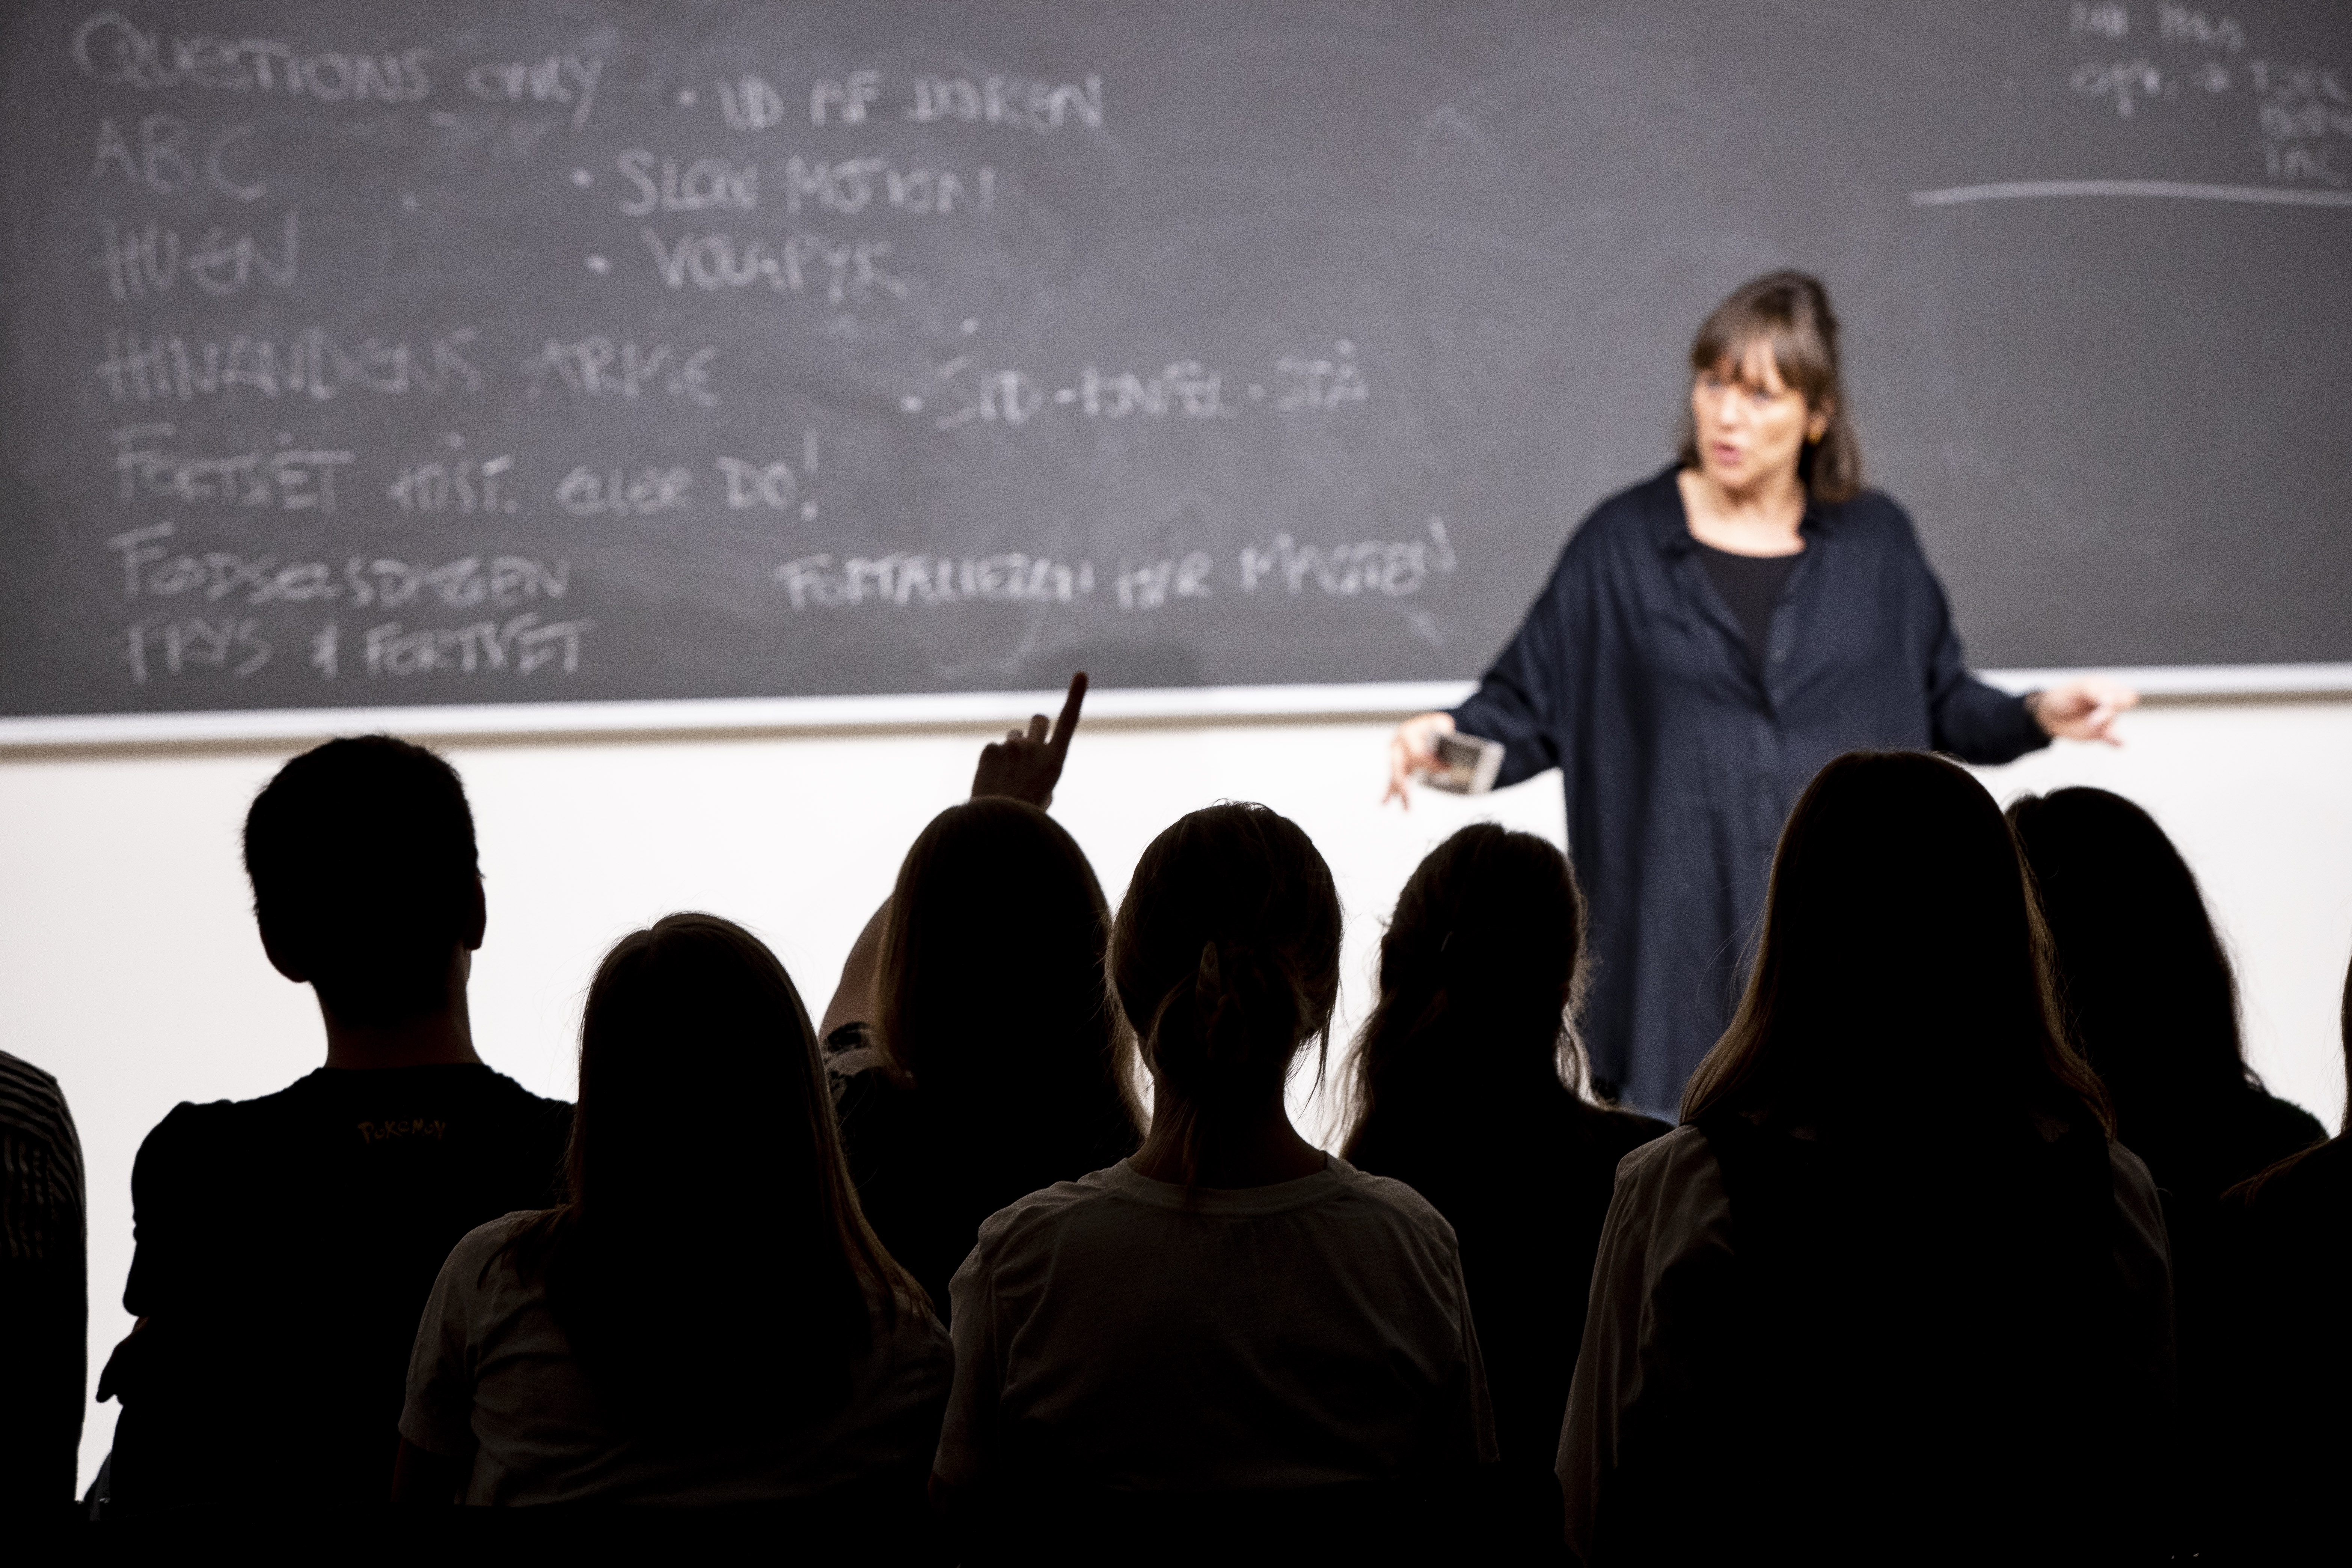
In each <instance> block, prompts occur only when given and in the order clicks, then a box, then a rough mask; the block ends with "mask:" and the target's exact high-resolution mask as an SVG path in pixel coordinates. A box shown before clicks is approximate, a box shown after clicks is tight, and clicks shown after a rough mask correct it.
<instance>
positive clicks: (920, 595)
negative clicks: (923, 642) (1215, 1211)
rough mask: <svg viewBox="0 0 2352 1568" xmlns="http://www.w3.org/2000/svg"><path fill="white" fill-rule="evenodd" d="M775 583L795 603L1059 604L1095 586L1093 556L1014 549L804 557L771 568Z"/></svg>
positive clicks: (801, 607)
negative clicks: (1067, 557) (1065, 557)
mask: <svg viewBox="0 0 2352 1568" xmlns="http://www.w3.org/2000/svg"><path fill="white" fill-rule="evenodd" d="M774 576H775V580H776V581H777V583H779V584H782V587H783V589H784V592H785V593H786V594H788V595H791V598H792V605H793V609H795V610H804V609H807V608H809V607H810V606H811V605H815V606H817V607H819V608H822V609H833V608H836V607H839V606H843V605H866V604H872V605H895V606H898V607H899V608H904V607H906V606H908V605H952V604H960V603H963V602H966V601H971V602H974V603H980V604H999V603H1025V604H1063V605H1066V604H1069V603H1071V602H1072V601H1074V600H1075V599H1076V598H1078V597H1081V596H1083V595H1089V594H1092V593H1093V592H1094V591H1095V567H1094V563H1093V562H1091V561H1080V562H1076V563H1070V562H1066V561H1055V560H1054V559H1053V558H1052V557H1050V556H1045V555H1027V554H1024V553H1022V552H1018V551H1015V552H1009V553H1006V554H1003V555H966V556H963V557H961V559H958V558H954V557H950V556H946V555H931V554H926V553H923V552H915V551H904V550H901V551H894V552H891V553H889V554H886V555H852V556H848V557H846V558H845V559H843V560H841V561H839V562H838V563H836V562H835V558H834V557H833V556H832V555H829V554H825V555H803V556H801V557H799V558H798V559H797V560H793V561H787V562H785V563H783V564H782V566H779V567H777V568H776V570H775V573H774Z"/></svg>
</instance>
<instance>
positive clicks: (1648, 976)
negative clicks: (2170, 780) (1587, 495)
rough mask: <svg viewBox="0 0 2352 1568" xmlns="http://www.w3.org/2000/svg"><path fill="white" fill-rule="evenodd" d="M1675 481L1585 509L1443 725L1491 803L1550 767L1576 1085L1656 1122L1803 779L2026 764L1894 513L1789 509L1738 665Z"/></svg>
mask: <svg viewBox="0 0 2352 1568" xmlns="http://www.w3.org/2000/svg"><path fill="white" fill-rule="evenodd" d="M1799 532H1800V534H1801V537H1802V538H1803V540H1804V543H1805V548H1804V552H1803V553H1802V554H1801V555H1800V556H1799V557H1798V560H1797V563H1796V566H1795V568H1794V570H1792V571H1791V572H1790V574H1789V581H1788V585H1787V586H1786V587H1785V588H1784V589H1783V590H1782V592H1781V595H1780V603H1779V604H1778V605H1776V606H1775V607H1774V609H1773V612H1772V621H1771V628H1770V636H1769V638H1768V651H1767V653H1766V656H1765V658H1764V661H1763V663H1762V665H1761V666H1760V667H1759V665H1758V663H1757V662H1756V661H1755V660H1754V659H1753V658H1750V657H1749V654H1748V645H1747V640H1746V637H1745V636H1744V634H1743V633H1742V631H1741V629H1740V625H1739V622H1738V618H1737V617H1736V616H1734V615H1733V614H1732V611H1731V608H1730V606H1729V605H1727V604H1725V603H1724V600H1723V596H1722V595H1720V594H1719V593H1717V591H1716V588H1715V584H1713V583H1712V582H1711V581H1710V580H1709V579H1708V576H1707V573H1706V565H1705V563H1703V562H1702V561H1700V560H1699V559H1697V556H1696V552H1697V549H1698V542H1697V541H1696V540H1695V539H1693V538H1692V537H1691V532H1690V526H1689V522H1688V520H1687V519H1686V517H1685V514H1684V511H1683V503H1682V493H1681V490H1680V489H1679V488H1678V487H1677V486H1676V484H1675V469H1674V468H1666V469H1664V470H1663V471H1662V472H1660V473H1659V474H1657V475H1656V476H1655V477H1654V478H1652V479H1648V480H1646V481H1644V482H1643V483H1642V484H1639V485H1636V486H1634V487H1633V489H1627V490H1624V491H1622V492H1620V493H1619V494H1617V495H1614V496H1612V497H1611V498H1610V499H1608V500H1604V501H1602V502H1601V505H1600V506H1598V507H1596V508H1595V509H1594V510H1593V511H1592V514H1591V516H1590V517H1588V518H1586V519H1585V520H1584V522H1583V524H1582V525H1581V526H1580V527H1579V528H1578V529H1577V531H1576V532H1575V533H1574V534H1573V535H1571V536H1570V539H1569V542H1568V545H1567V548H1566V549H1564V550H1562V551H1561V552H1560V557H1559V565H1558V566H1556V567H1555V568H1554V569H1553V571H1552V574H1551V580H1550V581H1549V583H1547V584H1545V586H1544V590H1543V592H1542V594H1541V595H1538V598H1537V599H1536V602H1535V604H1534V605H1531V606H1530V607H1529V609H1528V615H1527V619H1526V620H1525V621H1524V622H1523V623H1522V624H1521V625H1520V626H1519V629H1518V632H1517V635H1516V636H1514V637H1512V638H1511V641H1510V645H1509V646H1508V647H1506V648H1504V650H1503V652H1502V654H1501V656H1500V657H1499V658H1496V660H1495V663H1494V666H1493V668H1489V669H1488V670H1487V671H1486V676H1485V678H1484V679H1482V680H1481V681H1480V683H1479V687H1478V689H1477V691H1476V692H1475V693H1474V694H1473V695H1472V696H1471V698H1470V699H1469V700H1467V701H1465V702H1464V703H1463V704H1462V705H1461V706H1460V707H1459V708H1456V709H1454V725H1455V727H1456V728H1457V729H1458V730H1460V731H1463V732H1465V733H1466V734H1472V735H1479V736H1483V737H1485V738H1486V739H1488V740H1493V741H1500V742H1503V744H1504V746H1505V748H1506V749H1505V752H1504V759H1503V766H1502V771H1501V773H1500V774H1499V775H1498V776H1497V778H1496V784H1498V785H1499V784H1516V783H1517V782H1518V781H1520V780H1522V779H1526V778H1531V777H1533V776H1534V775H1535V774H1537V773H1541V772H1543V771H1544V770H1545V769H1547V768H1552V767H1557V768H1558V769H1559V771H1560V784H1561V787H1562V789H1563V790H1564V791H1565V792H1566V794H1567V796H1568V843H1569V856H1570V859H1571V860H1573V861H1574V863H1575V866H1576V873H1577V879H1578V880H1579V882H1580V884H1581V886H1582V889H1583V892H1584V897H1585V900H1586V912H1587V923H1588V936H1587V942H1588V945H1587V949H1586V951H1587V955H1588V958H1589V961H1590V963H1591V969H1590V974H1591V979H1590V982H1589V986H1590V988H1589V990H1588V992H1587V1002H1586V1006H1587V1012H1586V1016H1585V1019H1584V1022H1583V1026H1582V1032H1583V1037H1584V1040H1585V1044H1586V1047H1587V1049H1588V1050H1589V1051H1590V1052H1591V1061H1592V1072H1593V1076H1594V1078H1595V1079H1597V1080H1600V1086H1601V1087H1602V1088H1603V1089H1608V1090H1610V1091H1612V1092H1613V1093H1614V1094H1615V1095H1616V1096H1617V1097H1618V1098H1620V1099H1622V1100H1624V1101H1626V1102H1627V1103H1630V1104H1632V1105H1634V1106H1638V1107H1641V1108H1643V1109H1644V1110H1668V1111H1670V1110H1671V1109H1672V1108H1673V1107H1674V1106H1675V1105H1676V1104H1678V1103H1679V1102H1680V1100H1681V1098H1682V1089H1683V1082H1684V1080H1685V1079H1687V1078H1688V1077H1689V1076H1690V1072H1691V1069H1692V1068H1696V1066H1697V1065H1698V1062H1699V1058H1702V1057H1704V1056H1705V1055H1706V1052H1707V1049H1708V1047H1711V1046H1713V1045H1714V1043H1715V1040H1716V1037H1717V1036H1718V1035H1720V1034H1721V1033H1722V1031H1723V1028H1724V1026H1725V1025H1726V1024H1727V1022H1728V1021H1729V1019H1730V1013H1731V1008H1732V1005H1733V1004H1734V1002H1735V1001H1736V1000H1737V998H1738V985H1739V983H1740V979H1741V976H1742V973H1743V965H1744V962H1745V959H1746V957H1747V950H1748V944H1749V942H1750V940H1751V938H1752V935H1753V926H1754V922H1755V921H1756V919H1757V917H1758V915H1759V913H1760V912H1761V910H1762V906H1763V894H1764V886H1765V881H1766V878H1767V876H1768V874H1769V870H1770V868H1771V861H1772V849H1773V846H1774V844H1775V843H1776V842H1777V841H1778V840H1779V837H1780V824H1781V821H1782V819H1783V818H1784V817H1785V816H1787V815H1788V811H1789V807H1790V805H1792V804H1794V802H1795V800H1796V798H1797V796H1798V795H1799V794H1800V793H1801V791H1802V790H1803V789H1804V787H1805V785H1806V784H1807V783H1808V782H1809V781H1810V780H1811V778H1812V776H1813V774H1814V773H1816V772H1818V771H1819V770H1820V769H1821V767H1822V764H1823V763H1827V762H1828V761H1829V760H1830V759H1831V758H1832V757H1834V756H1836V755H1838V754H1839V753H1840V752H1846V751H1851V750H1853V749H1855V748H1858V747H1895V748H1914V749H1924V750H1933V751H1938V752H1951V753H1953V754H1954V755H1956V756H1958V757H1959V758H1960V759H1961V760H1963V761H1965V762H1970V763H2005V762H2008V761H2010V760H2011V759H2012V758H2014V757H2017V756H2021V755H2022V754H2023V753H2025V752H2029V751H2032V750H2033V749H2035V748H2036V747H2039V746H2043V745H2047V744H2048V743H2049V737H2048V736H2046V735H2044V734H2043V733H2042V729H2041V727H2040V726H2039V725H2038V724H2036V723H2035V722H2034V720H2033V717H2032V715H2031V714H2030V713H2028V712H2027V711H2026V710H2025V707H2024V704H2023V703H2022V702H2021V700H2019V699H2017V698H2015V697H2012V696H2011V695H2009V694H2008V693H2006V692H2003V691H2000V690H1999V689H1996V688H1994V687H1992V686H1990V685H1987V684H1986V683H1985V682H1983V681H1981V680H1979V679H1976V678H1975V677H1974V676H1971V675H1970V674H1969V672H1968V669H1967V668H1966V667H1965V666H1964V664H1963V663H1962V660H1961V654H1960V640H1959V637H1958V635H1957V634H1956V633H1955V632H1954V630H1953V628H1952V614H1951V606H1950V605H1949V604H1948V602H1947V601H1946V599H1945V597H1944V589H1943V585H1942V584H1940V583H1938V582H1937V580H1936V574H1935V573H1934V572H1933V571H1931V570H1930V569H1929V567H1928V565H1927V556H1926V554H1925V553H1924V552H1922V551H1921V549H1920V547H1919V540H1918V536H1917V534H1916V532H1915V531H1914V530H1913V528H1912V525H1911V519H1910V517H1909V516H1908V515H1907V514H1906V512H1905V511H1904V510H1903V509H1902V508H1901V507H1900V506H1898V505H1896V504H1895V501H1894V500H1891V499H1889V498H1888V497H1886V496H1885V495H1882V494H1880V493H1878V492H1877V491H1874V490H1864V491H1863V492H1862V493H1861V494H1859V495H1857V496H1855V497H1854V498H1853V500H1849V501H1843V502H1822V501H1812V502H1810V503H1809V504H1808V505H1807V506H1806V509H1805V514H1804V518H1803V521H1801V523H1800V524H1799Z"/></svg>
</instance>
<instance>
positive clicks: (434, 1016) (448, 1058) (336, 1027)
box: [319, 992, 482, 1068]
mask: <svg viewBox="0 0 2352 1568" xmlns="http://www.w3.org/2000/svg"><path fill="white" fill-rule="evenodd" d="M319 1012H320V1016H322V1017H323V1018H324V1019H325V1020H326V1025H327V1065H328V1066H329V1067H331V1068H421V1067H447V1066H455V1065H460V1064H467V1063H470V1064H472V1065H474V1066H477V1067H478V1066H480V1065H481V1060H482V1058H480V1057H478V1056H477V1055H475V1054H474V1030H473V1021H472V1019H471V1018H470V1017H469V1016H467V1011H466V997H465V994H464V993H463V992H460V993H458V994H457V999H456V1000H455V1001H454V1002H453V1003H452V1004H451V1005H448V1006H446V1007H444V1008H441V1009H438V1010H436V1011H435V1012H431V1013H424V1014H419V1015H417V1016H415V1017H411V1018H403V1019H400V1020H399V1021H398V1022H395V1023H366V1024H347V1023H344V1022H343V1021H342V1020H341V1019H339V1018H337V1017H336V1016H334V1014H333V1013H331V1012H330V1011H328V1009H327V1006H326V1004H325V1003H323V1002H321V1003H320V1005H319Z"/></svg>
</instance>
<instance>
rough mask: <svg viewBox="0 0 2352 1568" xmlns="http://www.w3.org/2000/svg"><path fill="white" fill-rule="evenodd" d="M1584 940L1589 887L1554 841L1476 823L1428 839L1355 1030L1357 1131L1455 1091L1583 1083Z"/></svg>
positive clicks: (1384, 940) (1490, 1092)
mask: <svg viewBox="0 0 2352 1568" xmlns="http://www.w3.org/2000/svg"><path fill="white" fill-rule="evenodd" d="M1583 948H1584V900H1582V899H1581V898H1580V897H1579V896H1578V893H1577V888H1576V876H1575V873H1574V872H1572V871H1571V870H1570V869H1569V865H1568V857H1566V856H1565V855H1562V854H1561V853H1560V852H1559V849H1558V848H1556V847H1553V846H1552V845H1551V844H1549V843H1548V842H1546V841H1545V840H1543V839H1541V838H1538V837H1535V835H1533V834H1531V833H1514V832H1512V831H1510V830H1509V829H1508V828H1506V827H1503V826H1499V825H1497V824H1496V823H1492V822H1481V823H1476V824H1474V825H1472V826H1468V827H1465V828H1464V829H1462V830H1461V831H1460V832H1458V833H1456V834H1454V836H1453V837H1451V838H1448V839H1447V840H1446V841H1445V842H1444V843H1443V844H1441V845H1439V846H1438V847H1436V848H1434V849H1433V850H1431V851H1430V852H1429V856H1428V858H1426V859H1424V860H1423V861H1422V863H1421V865H1420V867H1419V868H1416V869H1415V870H1414V872H1413V874H1412V878H1411V879H1409V880H1408V881H1406V883H1405V885H1404V891H1403V892H1402V893H1400V894H1398V895H1397V903H1396V913H1395V914H1394V915H1393V916H1392V917H1391V919H1390V921H1389V929H1388V931H1387V933H1386V934H1385V935H1383V936H1382V937H1381V991H1380V1000H1379V1001H1378V1002H1377V1003H1375V1004H1374V1005H1373V1008H1372V1014H1371V1016H1370V1018H1368V1019H1366V1020H1365V1022H1364V1027H1363V1030H1362V1032H1361V1033H1360V1034H1359V1035H1358V1036H1357V1037H1356V1048H1355V1061H1354V1069H1355V1085H1354V1088H1355V1100H1356V1105H1355V1112H1356V1128H1357V1131H1359V1132H1361V1131H1363V1130H1364V1129H1365V1128H1366V1127H1367V1126H1368V1125H1369V1124H1370V1123H1371V1121H1373V1120H1374V1118H1375V1117H1379V1118H1381V1119H1383V1120H1385V1119H1387V1118H1389V1117H1391V1116H1397V1115H1406V1114H1411V1112H1412V1110H1415V1109H1418V1108H1423V1107H1431V1106H1433V1105H1435V1104H1436V1102H1440V1101H1450V1100H1454V1099H1458V1098H1459V1097H1460V1095H1459V1092H1458V1091H1460V1090H1465V1089H1466V1090H1468V1091H1469V1092H1470V1093H1472V1094H1474V1095H1475V1096H1477V1097H1479V1098H1481V1099H1491V1098H1492V1097H1494V1096H1496V1095H1497V1094H1498V1093H1499V1094H1502V1095H1505V1096H1508V1095H1510V1094H1511V1093H1512V1092H1513V1090H1514V1088H1515V1087H1516V1088H1518V1089H1524V1090H1525V1091H1526V1092H1528V1093H1535V1092H1539V1091H1541V1090H1542V1089H1546V1088H1557V1087H1559V1086H1560V1085H1561V1084H1563V1083H1568V1084H1576V1083H1578V1082H1579V1081H1580V1079H1582V1077H1583V1073H1582V1071H1581V1067H1582V1064H1581V1062H1580V1059H1579V1053H1578V1051H1577V1049H1576V1045H1575V1036H1574V1034H1573V1033H1572V1032H1571V1030H1570V1027H1569V1017H1570V1011H1571V1008H1572V1005H1573V1004H1574V1002H1575V1000H1576V995H1577V992H1578V990H1579V989H1580V984H1579V983H1580V979H1581V977H1582V970H1581V963H1580V960H1581V958H1582V955H1583ZM1351 1157H1352V1156H1351Z"/></svg>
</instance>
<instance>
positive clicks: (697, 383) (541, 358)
mask: <svg viewBox="0 0 2352 1568" xmlns="http://www.w3.org/2000/svg"><path fill="white" fill-rule="evenodd" d="M718 356H719V350H718V348H717V346H716V345H706V346H704V347H702V348H699V349H697V350H695V351H694V353H690V354H688V355H687V356H686V357H685V358H683V359H680V358H679V357H678V354H677V350H675V349H673V348H671V347H670V346H669V345H668V344H667V343H656V344H655V345H654V346H653V347H652V348H650V349H639V348H638V347H637V345H636V342H635V340H626V341H624V342H622V344H621V346H620V347H619V348H618V349H617V350H616V349H614V346H613V340H612V339H610V338H603V337H587V338H582V339H581V340H580V341H579V342H572V343H567V342H562V340H561V339H557V338H550V339H548V340H547V346H546V347H545V348H543V349H541V350H540V352H539V353H535V354H533V355H532V356H531V357H530V358H529V359H527V360H525V361H523V364H522V369H523V374H525V375H528V376H529V377H530V394H529V395H530V400H531V401H532V402H534V403H535V402H537V401H538V400H539V394H540V388H541V387H542V386H544V385H545V384H546V383H547V379H548V377H549V376H551V375H552V376H554V377H555V378H556V379H557V380H558V381H560V382H562V384H563V385H564V386H566V387H568V388H569V389H570V390H572V391H573V392H580V393H585V394H586V395H589V396H591V397H601V396H603V395H605V394H607V393H610V394H611V395H614V396H615V397H618V398H621V399H623V400H624V401H625V402H629V403H635V401H636V400H637V394H638V393H640V392H652V391H656V390H666V391H667V393H668V394H669V395H670V396H672V397H683V398H685V399H687V400H688V402H690V403H694V404H697V405H700V406H702V407H704V408H716V407H718V406H719V394H718V393H717V392H716V391H714V390H713V389H712V387H711V385H710V362H711V361H712V360H714V359H716V358H717V357H718Z"/></svg>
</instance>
